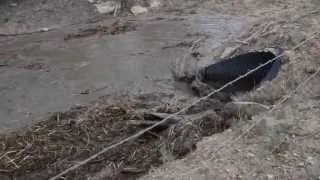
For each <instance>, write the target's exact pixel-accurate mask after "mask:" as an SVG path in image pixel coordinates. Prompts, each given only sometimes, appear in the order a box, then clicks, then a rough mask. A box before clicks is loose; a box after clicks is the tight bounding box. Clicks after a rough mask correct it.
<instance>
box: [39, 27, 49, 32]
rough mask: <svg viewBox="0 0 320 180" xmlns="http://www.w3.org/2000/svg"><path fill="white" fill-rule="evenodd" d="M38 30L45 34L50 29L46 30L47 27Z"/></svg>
mask: <svg viewBox="0 0 320 180" xmlns="http://www.w3.org/2000/svg"><path fill="white" fill-rule="evenodd" d="M39 30H40V31H41V32H47V31H49V30H50V29H49V28H47V27H44V28H40V29H39Z"/></svg>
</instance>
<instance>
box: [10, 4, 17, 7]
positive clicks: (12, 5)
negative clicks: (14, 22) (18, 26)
mask: <svg viewBox="0 0 320 180" xmlns="http://www.w3.org/2000/svg"><path fill="white" fill-rule="evenodd" d="M10 6H11V7H16V6H18V4H17V3H10Z"/></svg>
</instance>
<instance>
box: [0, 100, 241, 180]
mask: <svg viewBox="0 0 320 180" xmlns="http://www.w3.org/2000/svg"><path fill="white" fill-rule="evenodd" d="M141 103H142V102H139V103H135V102H133V101H130V102H128V103H127V104H122V103H118V104H117V103H116V104H112V105H110V104H105V105H99V106H94V107H92V108H88V107H84V106H78V107H74V108H72V109H71V110H70V111H68V112H65V113H56V114H55V115H53V116H52V117H50V118H49V119H48V120H45V121H42V122H39V123H37V124H35V125H34V126H32V127H31V128H30V130H28V131H26V132H14V133H11V134H4V135H1V137H0V142H1V152H0V153H1V156H0V169H1V174H3V175H5V176H7V177H11V178H15V179H30V178H31V179H47V178H49V177H52V176H54V175H56V174H57V173H59V172H61V171H63V170H64V169H66V168H68V167H70V166H71V165H73V164H74V162H77V161H81V160H83V159H85V158H87V157H89V156H90V155H92V154H94V153H96V152H98V151H99V150H101V149H102V148H103V147H106V146H108V145H111V144H114V143H116V142H119V141H120V140H122V139H124V138H126V137H128V136H130V135H133V134H134V133H136V132H137V131H139V130H141V129H143V128H145V127H147V126H149V125H152V124H153V123H156V122H158V121H160V120H162V119H163V118H165V117H167V116H168V115H169V113H170V112H171V111H172V110H171V109H164V108H163V107H162V106H161V105H160V106H159V105H158V106H153V108H152V109H153V110H151V107H150V106H149V108H141V107H143V106H141ZM208 104H211V106H213V104H214V105H215V106H214V107H215V108H210V107H211V106H208ZM224 106H225V104H224V103H222V102H220V101H219V100H218V99H209V100H208V101H207V102H203V103H200V104H199V105H198V106H195V107H194V108H192V109H190V110H189V111H188V112H186V113H185V114H183V115H179V116H177V117H175V118H172V119H169V121H167V122H165V123H164V124H162V125H161V126H159V127H157V128H155V129H153V130H152V131H150V132H148V133H146V134H144V135H143V136H141V137H140V138H138V139H136V140H135V141H132V142H129V143H126V144H123V145H122V146H121V147H118V148H115V149H113V150H111V151H109V152H107V153H105V154H103V155H101V156H100V157H98V158H97V159H95V160H93V161H91V162H90V163H89V164H86V165H84V166H82V167H80V168H79V169H77V170H75V171H73V172H71V173H69V174H67V175H66V178H67V179H71V177H72V179H73V178H76V179H86V178H87V177H92V178H94V177H96V178H97V177H99V178H121V179H132V178H134V177H137V176H139V175H141V174H142V173H145V172H146V171H148V169H149V168H150V167H152V166H158V165H160V164H162V163H163V162H164V161H165V159H168V158H167V157H166V156H172V157H173V158H174V159H176V158H180V157H183V156H184V155H186V154H187V153H188V152H190V151H192V150H194V149H195V148H196V142H197V141H199V140H200V139H201V137H203V136H208V135H211V134H213V133H217V132H221V131H223V130H224V129H226V128H228V127H229V126H230V125H231V123H232V122H233V121H234V120H235V119H236V118H237V117H236V116H237V112H236V111H237V110H236V109H233V110H230V109H229V110H228V112H225V111H224V110H223V108H224ZM145 107H148V106H145ZM172 107H173V108H174V106H172ZM164 110H165V111H164ZM203 110H204V111H203ZM232 111H233V112H232ZM230 115H231V116H230ZM102 169H104V170H103V172H105V173H102V174H101V170H102ZM99 172H100V173H99ZM106 172H109V173H106Z"/></svg>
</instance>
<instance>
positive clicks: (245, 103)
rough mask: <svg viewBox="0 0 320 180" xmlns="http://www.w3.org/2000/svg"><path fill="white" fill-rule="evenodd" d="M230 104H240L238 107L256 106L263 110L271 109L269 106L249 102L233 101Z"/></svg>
mask: <svg viewBox="0 0 320 180" xmlns="http://www.w3.org/2000/svg"><path fill="white" fill-rule="evenodd" d="M232 103H234V104H240V105H258V106H261V107H263V108H264V109H271V107H270V106H267V105H264V104H261V103H257V102H251V101H234V102H232Z"/></svg>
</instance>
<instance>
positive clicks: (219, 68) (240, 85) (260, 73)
mask: <svg viewBox="0 0 320 180" xmlns="http://www.w3.org/2000/svg"><path fill="white" fill-rule="evenodd" d="M282 56H283V50H282V49H281V48H268V49H266V50H264V51H257V52H250V53H246V54H241V55H238V56H235V57H232V58H229V59H223V60H221V61H219V62H218V63H215V64H212V65H209V66H206V67H204V68H202V69H200V70H199V73H198V77H199V79H200V80H201V81H202V82H204V83H206V84H209V85H210V86H212V87H213V88H220V87H221V86H223V85H224V84H226V83H228V82H230V81H232V80H234V79H236V78H238V77H239V76H241V75H244V74H246V73H247V72H248V71H250V70H252V69H255V68H257V67H258V66H260V65H261V64H264V63H266V62H268V61H270V60H272V62H271V63H269V64H267V65H265V66H263V67H262V68H260V69H259V70H257V71H255V72H253V73H251V74H250V75H248V76H246V77H244V78H242V79H240V80H239V81H237V82H235V83H233V84H232V85H230V86H228V87H227V88H226V89H224V90H223V92H227V93H232V94H233V93H237V92H245V91H250V90H253V89H255V88H257V87H259V85H261V83H263V82H264V81H271V80H273V79H274V78H275V77H277V75H278V72H279V70H280V67H281V64H282V63H281V61H282Z"/></svg>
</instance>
